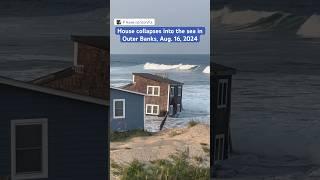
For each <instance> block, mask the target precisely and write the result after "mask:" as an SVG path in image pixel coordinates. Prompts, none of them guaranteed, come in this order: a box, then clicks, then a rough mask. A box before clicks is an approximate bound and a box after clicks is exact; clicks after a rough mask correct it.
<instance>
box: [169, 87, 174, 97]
mask: <svg viewBox="0 0 320 180" xmlns="http://www.w3.org/2000/svg"><path fill="white" fill-rule="evenodd" d="M173 96H174V86H171V90H170V97H173Z"/></svg>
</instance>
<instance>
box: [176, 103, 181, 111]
mask: <svg viewBox="0 0 320 180" xmlns="http://www.w3.org/2000/svg"><path fill="white" fill-rule="evenodd" d="M177 112H181V105H180V104H177Z"/></svg>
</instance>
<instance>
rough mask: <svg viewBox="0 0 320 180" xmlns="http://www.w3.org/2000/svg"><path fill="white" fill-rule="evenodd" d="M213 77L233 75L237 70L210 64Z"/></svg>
mask: <svg viewBox="0 0 320 180" xmlns="http://www.w3.org/2000/svg"><path fill="white" fill-rule="evenodd" d="M210 66H211V72H212V73H211V74H212V75H233V74H235V73H236V69H234V68H231V67H227V66H223V65H221V64H216V63H210Z"/></svg>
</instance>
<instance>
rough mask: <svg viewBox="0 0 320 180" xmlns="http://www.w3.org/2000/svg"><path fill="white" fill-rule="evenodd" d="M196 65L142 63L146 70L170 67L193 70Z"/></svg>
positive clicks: (169, 68) (167, 68)
mask: <svg viewBox="0 0 320 180" xmlns="http://www.w3.org/2000/svg"><path fill="white" fill-rule="evenodd" d="M198 67H199V66H198V65H191V64H173V65H169V64H156V63H146V64H145V65H144V69H148V70H171V69H178V70H194V69H196V68H198Z"/></svg>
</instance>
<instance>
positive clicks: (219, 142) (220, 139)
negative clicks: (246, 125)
mask: <svg viewBox="0 0 320 180" xmlns="http://www.w3.org/2000/svg"><path fill="white" fill-rule="evenodd" d="M223 156H224V134H219V135H216V138H215V145H214V159H215V160H216V161H220V160H223Z"/></svg>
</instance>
